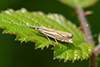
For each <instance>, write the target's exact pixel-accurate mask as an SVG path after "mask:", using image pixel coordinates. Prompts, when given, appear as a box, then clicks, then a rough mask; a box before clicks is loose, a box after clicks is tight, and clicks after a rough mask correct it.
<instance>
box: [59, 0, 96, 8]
mask: <svg viewBox="0 0 100 67" xmlns="http://www.w3.org/2000/svg"><path fill="white" fill-rule="evenodd" d="M60 1H61V2H62V3H64V4H67V5H69V6H72V7H76V6H81V7H88V6H91V5H93V4H95V3H96V1H97V0H60Z"/></svg>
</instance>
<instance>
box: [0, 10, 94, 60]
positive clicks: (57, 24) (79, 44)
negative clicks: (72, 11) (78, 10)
mask: <svg viewBox="0 0 100 67" xmlns="http://www.w3.org/2000/svg"><path fill="white" fill-rule="evenodd" d="M29 26H39V27H47V28H51V29H56V30H60V31H66V32H69V33H72V34H73V38H72V39H73V43H72V44H71V43H65V42H60V41H59V42H58V44H57V43H56V42H55V41H54V39H51V42H50V41H49V40H48V39H47V38H46V36H45V35H43V34H40V33H38V31H37V30H34V29H32V28H29ZM0 27H1V28H4V29H5V30H4V31H3V33H11V34H15V35H16V36H17V37H16V40H20V41H21V42H23V41H32V42H33V41H34V42H35V43H36V48H41V49H43V48H44V47H45V46H46V47H48V46H49V45H50V44H51V45H53V46H54V47H53V48H52V49H53V50H54V51H55V52H54V55H55V56H54V59H55V58H58V59H64V60H65V61H67V60H69V59H70V60H73V61H75V60H76V59H77V60H78V59H81V60H83V59H85V58H88V57H89V55H90V54H91V52H92V50H93V46H92V45H91V44H89V43H85V42H86V41H85V36H84V34H83V33H82V32H81V31H80V30H79V29H78V28H77V27H76V26H75V25H74V24H72V23H71V22H70V21H68V20H66V19H65V18H64V17H63V16H62V15H58V14H48V15H45V14H44V13H42V12H28V11H27V10H26V9H21V10H18V11H13V10H12V9H10V10H7V11H3V12H1V14H0Z"/></svg>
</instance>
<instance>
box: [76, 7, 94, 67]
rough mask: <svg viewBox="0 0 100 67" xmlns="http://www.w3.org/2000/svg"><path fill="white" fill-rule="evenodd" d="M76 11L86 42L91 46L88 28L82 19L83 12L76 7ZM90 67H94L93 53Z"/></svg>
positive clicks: (83, 18)
mask: <svg viewBox="0 0 100 67" xmlns="http://www.w3.org/2000/svg"><path fill="white" fill-rule="evenodd" d="M76 11H77V14H78V18H79V20H80V22H81V24H82V26H83V30H84V33H85V36H86V40H87V42H88V43H91V44H93V41H92V38H91V34H90V32H89V28H88V27H87V21H86V19H85V17H84V12H83V10H82V8H81V7H79V6H77V7H76ZM91 67H95V53H94V51H93V52H92V55H91Z"/></svg>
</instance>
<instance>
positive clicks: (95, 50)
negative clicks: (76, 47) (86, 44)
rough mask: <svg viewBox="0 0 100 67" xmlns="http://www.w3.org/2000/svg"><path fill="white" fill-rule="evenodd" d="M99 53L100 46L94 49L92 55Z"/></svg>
mask: <svg viewBox="0 0 100 67" xmlns="http://www.w3.org/2000/svg"><path fill="white" fill-rule="evenodd" d="M99 51H100V44H99V45H98V46H96V47H95V48H94V53H95V54H96V53H98V52H99Z"/></svg>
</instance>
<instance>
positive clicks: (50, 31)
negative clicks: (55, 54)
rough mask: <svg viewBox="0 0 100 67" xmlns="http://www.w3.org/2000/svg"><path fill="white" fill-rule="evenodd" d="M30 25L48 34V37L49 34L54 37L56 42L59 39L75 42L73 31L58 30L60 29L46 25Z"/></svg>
mask: <svg viewBox="0 0 100 67" xmlns="http://www.w3.org/2000/svg"><path fill="white" fill-rule="evenodd" d="M29 27H30V28H33V29H35V30H38V32H39V33H42V34H44V35H46V37H47V38H48V36H49V37H51V38H54V39H55V41H56V42H57V40H59V41H62V42H67V43H73V41H72V37H73V34H71V33H68V32H63V31H58V30H54V29H49V28H46V27H33V26H29ZM48 39H49V38H48ZM49 40H50V39H49ZM57 43H58V42H57Z"/></svg>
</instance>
